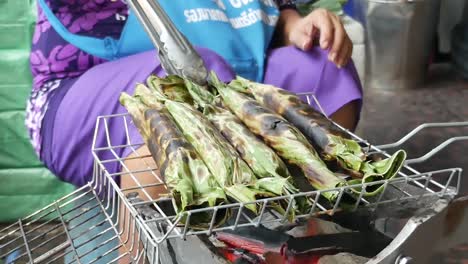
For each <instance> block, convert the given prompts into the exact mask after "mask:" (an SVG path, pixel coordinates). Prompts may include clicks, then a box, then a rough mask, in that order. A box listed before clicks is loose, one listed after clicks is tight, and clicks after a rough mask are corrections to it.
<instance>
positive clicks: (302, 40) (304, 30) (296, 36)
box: [289, 23, 315, 50]
mask: <svg viewBox="0 0 468 264" xmlns="http://www.w3.org/2000/svg"><path fill="white" fill-rule="evenodd" d="M313 34H315V30H314V29H313V28H312V29H309V27H308V25H307V23H302V24H300V25H299V28H297V29H296V30H295V31H294V32H293V33H292V34H291V35H290V38H289V40H290V41H291V43H294V44H295V45H296V47H298V48H300V49H302V50H308V49H310V48H311V47H312V45H313V37H312V35H313Z"/></svg>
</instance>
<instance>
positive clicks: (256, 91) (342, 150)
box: [230, 77, 366, 174]
mask: <svg viewBox="0 0 468 264" xmlns="http://www.w3.org/2000/svg"><path fill="white" fill-rule="evenodd" d="M230 87H234V88H235V89H236V90H238V91H244V92H246V93H248V94H251V95H252V96H253V97H254V98H255V100H257V102H259V103H260V104H261V105H262V106H264V107H267V108H269V109H271V110H273V111H274V112H276V113H277V114H280V115H281V116H283V117H284V118H286V120H288V121H289V122H291V123H292V124H294V126H296V127H297V128H298V129H299V130H300V131H301V132H302V133H303V134H304V135H305V136H306V137H307V138H308V139H309V140H310V142H311V143H312V145H313V146H314V147H315V148H316V149H317V151H318V152H319V154H320V156H321V157H322V158H323V160H326V161H329V160H336V161H337V162H338V163H339V164H340V165H341V166H342V167H343V168H344V169H347V170H350V171H353V172H356V174H359V173H358V172H359V169H360V166H361V164H362V162H363V161H364V160H365V159H366V155H365V153H364V151H363V150H362V148H361V147H360V146H359V144H358V143H357V142H355V141H354V140H352V139H349V137H348V136H347V134H345V133H343V132H342V131H340V129H339V128H337V127H336V126H335V125H334V124H333V122H331V121H330V120H329V119H328V118H327V117H326V116H324V115H323V114H322V113H320V112H319V111H317V110H315V109H314V108H312V107H311V106H310V105H308V104H307V103H304V102H303V101H302V100H301V99H300V98H299V97H298V96H297V95H295V94H293V93H290V92H288V91H286V90H283V89H280V88H277V87H274V86H272V85H266V84H261V83H255V82H252V81H249V80H247V79H244V78H242V77H238V78H237V79H236V80H234V81H232V82H231V83H230Z"/></svg>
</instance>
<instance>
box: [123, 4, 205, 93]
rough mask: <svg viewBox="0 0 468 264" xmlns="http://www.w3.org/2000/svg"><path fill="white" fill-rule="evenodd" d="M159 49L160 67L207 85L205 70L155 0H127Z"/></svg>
mask: <svg viewBox="0 0 468 264" xmlns="http://www.w3.org/2000/svg"><path fill="white" fill-rule="evenodd" d="M127 2H128V4H129V5H130V7H131V10H132V11H133V12H135V15H136V16H137V18H138V20H139V21H140V23H141V24H142V25H143V27H144V28H145V30H146V32H147V33H148V35H149V37H150V38H151V41H152V42H153V44H154V45H155V46H156V48H157V49H158V54H159V59H160V60H161V65H162V67H163V69H164V70H165V71H166V72H167V73H168V74H176V75H179V76H181V77H184V78H187V79H189V80H191V81H192V82H195V83H197V84H199V85H204V84H206V79H207V77H208V71H207V70H206V67H205V65H204V62H203V60H202V58H201V57H200V55H199V54H198V53H197V51H196V50H195V48H194V47H193V46H192V44H190V42H189V41H188V40H187V38H186V37H185V36H184V35H183V34H182V33H181V32H180V31H179V30H178V29H177V28H176V26H175V25H174V23H173V22H172V20H171V19H170V18H169V16H168V15H167V14H166V12H164V10H163V9H162V7H161V5H160V4H159V3H158V1H157V0H127Z"/></svg>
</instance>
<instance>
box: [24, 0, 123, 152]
mask: <svg viewBox="0 0 468 264" xmlns="http://www.w3.org/2000/svg"><path fill="white" fill-rule="evenodd" d="M48 4H49V6H50V7H51V9H52V10H53V12H54V13H55V14H56V15H57V17H58V18H59V19H60V21H61V22H62V23H63V25H64V26H66V27H67V28H68V29H69V30H70V31H71V32H73V33H78V34H81V35H85V36H94V37H105V36H112V37H115V38H118V37H119V35H120V32H121V30H122V27H123V25H124V23H125V20H126V18H127V15H128V13H127V10H128V9H127V5H126V4H125V3H124V2H123V1H122V0H121V1H109V0H50V1H48ZM102 62H104V60H102V59H100V58H97V57H93V56H91V55H89V54H87V53H85V52H83V51H81V50H79V49H78V48H76V47H75V46H73V45H71V44H69V43H67V42H66V41H65V40H64V39H62V38H61V37H60V36H59V35H58V34H57V32H55V30H54V29H53V28H52V27H51V25H50V23H49V22H48V20H47V19H46V18H45V16H44V14H43V12H42V10H41V8H40V7H38V19H37V22H36V27H35V31H34V36H33V43H32V50H31V55H30V65H31V72H32V75H33V90H32V92H31V95H30V98H29V100H28V104H27V109H26V110H27V114H26V126H27V128H28V131H29V135H30V138H31V141H32V144H33V147H34V150H35V151H36V153H37V154H38V155H39V154H40V149H41V142H42V140H41V136H40V134H41V133H40V132H41V126H42V120H43V117H44V114H45V112H46V110H47V107H48V102H49V101H50V98H51V97H52V96H53V94H54V91H56V90H57V89H58V88H60V87H61V86H62V85H63V84H64V83H66V82H64V81H63V80H65V81H66V80H67V79H70V78H73V77H77V76H80V75H81V74H83V73H84V72H85V71H86V70H88V69H90V68H91V67H93V66H96V65H98V64H101V63H102Z"/></svg>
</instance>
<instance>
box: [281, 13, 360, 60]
mask: <svg viewBox="0 0 468 264" xmlns="http://www.w3.org/2000/svg"><path fill="white" fill-rule="evenodd" d="M315 39H319V43H320V47H321V48H322V49H330V52H329V55H328V59H329V60H330V61H332V62H334V63H335V64H336V65H337V66H338V67H342V66H344V65H346V64H347V63H348V61H349V59H350V58H351V54H352V52H353V43H352V42H351V40H350V39H349V37H348V34H346V31H345V29H344V27H343V24H342V23H341V21H340V18H339V17H338V16H336V15H335V14H333V13H331V12H329V11H327V10H325V9H316V10H314V11H312V12H311V13H310V14H309V15H308V16H306V17H303V18H300V19H297V20H296V21H295V22H294V25H293V26H292V27H291V28H290V32H289V41H290V43H292V44H294V45H296V46H297V47H298V48H300V49H302V50H309V49H310V48H312V46H313V44H314V40H315Z"/></svg>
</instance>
